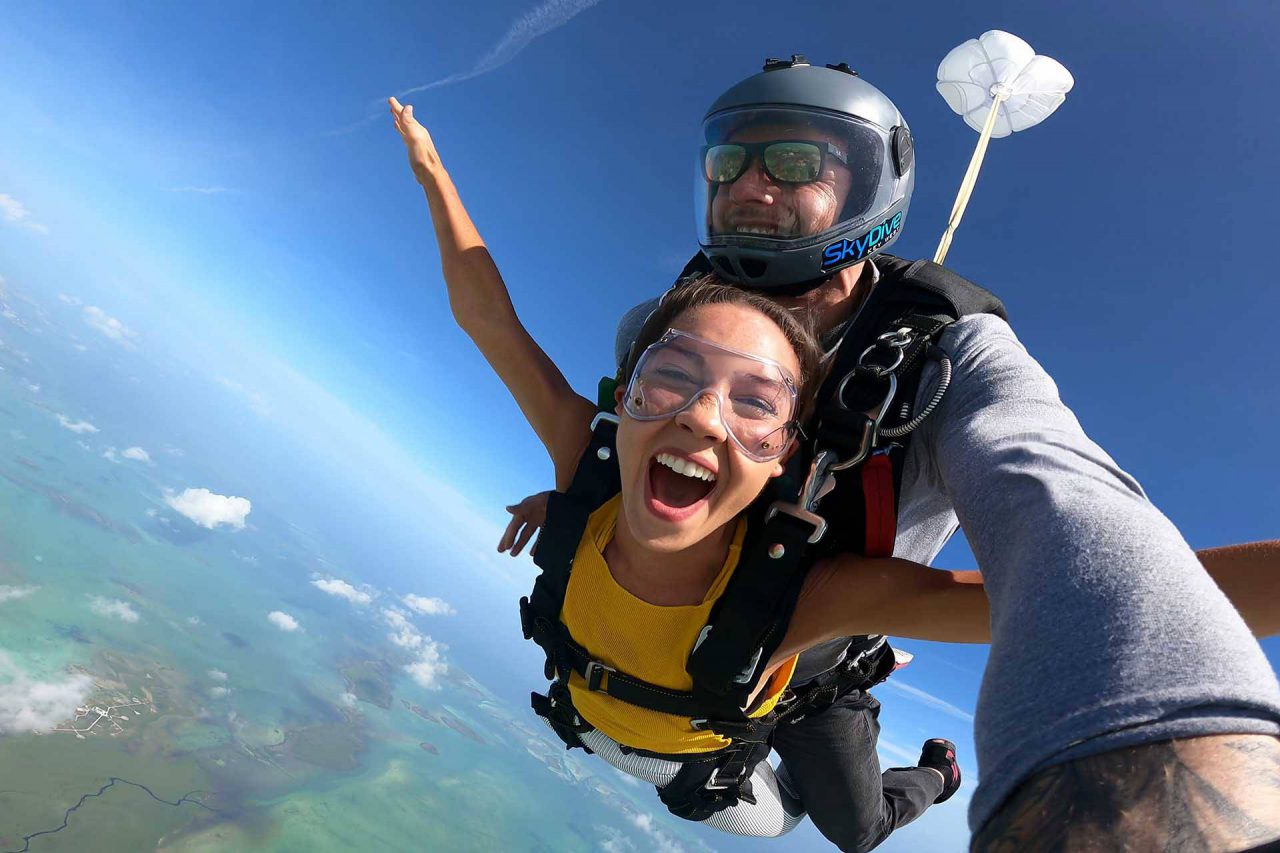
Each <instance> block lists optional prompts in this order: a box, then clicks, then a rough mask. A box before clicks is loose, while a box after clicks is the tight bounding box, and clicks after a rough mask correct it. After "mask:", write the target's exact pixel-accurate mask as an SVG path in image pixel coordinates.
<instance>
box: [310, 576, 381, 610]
mask: <svg viewBox="0 0 1280 853" xmlns="http://www.w3.org/2000/svg"><path fill="white" fill-rule="evenodd" d="M311 585H312V586H314V587H315V588H316V589H318V590H320V591H321V592H327V593H329V595H336V596H338V597H339V598H345V599H346V600H347V601H350V602H351V603H352V604H368V603H369V602H371V601H373V596H372V595H370V594H369V593H367V592H365V591H364V590H360V589H356V588H355V587H354V586H352V585H351V584H349V583H347V582H346V581H344V580H339V579H338V578H319V579H317V580H313V581H312V582H311Z"/></svg>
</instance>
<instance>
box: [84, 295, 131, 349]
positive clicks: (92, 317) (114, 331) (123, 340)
mask: <svg viewBox="0 0 1280 853" xmlns="http://www.w3.org/2000/svg"><path fill="white" fill-rule="evenodd" d="M84 321H85V322H86V323H88V324H89V327H90V328H93V329H96V330H97V331H99V332H101V333H102V334H104V335H106V336H107V337H108V338H110V339H111V340H113V341H115V342H116V343H118V344H120V345H122V346H132V344H131V343H130V341H131V340H132V339H133V338H136V337H137V336H138V333H137V332H135V331H133V329H130V328H129V327H128V326H126V325H125V324H124V323H121V322H120V321H119V320H117V319H116V318H115V317H112V316H110V315H108V314H107V312H105V311H103V310H102V309H101V308H99V307H97V306H96V305H86V306H84Z"/></svg>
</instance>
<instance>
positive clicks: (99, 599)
mask: <svg viewBox="0 0 1280 853" xmlns="http://www.w3.org/2000/svg"><path fill="white" fill-rule="evenodd" d="M89 609H90V610H92V611H93V612H94V613H97V614H98V615H99V616H108V617H110V618H113V619H119V620H121V621H122V622H130V623H133V622H137V621H138V611H136V610H134V609H133V605H132V604H130V603H129V602H127V601H121V600H120V599H118V598H105V597H104V596H101V595H91V596H89Z"/></svg>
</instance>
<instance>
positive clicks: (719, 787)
mask: <svg viewBox="0 0 1280 853" xmlns="http://www.w3.org/2000/svg"><path fill="white" fill-rule="evenodd" d="M720 770H721V768H719V767H717V768H715V769H714V770H712V771H711V775H710V776H709V777H707V784H705V785H703V786H702V787H703V788H705V789H706V790H708V791H727V790H729V789H730V788H736V787H739V786H741V785H742V783H743V782H745V781H746V780H747V767H746V765H745V764H744V765H743V766H742V769H741V770H740V771H738V778H736V779H734V780H733V781H732V782H721V781H720Z"/></svg>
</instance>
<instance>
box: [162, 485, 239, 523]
mask: <svg viewBox="0 0 1280 853" xmlns="http://www.w3.org/2000/svg"><path fill="white" fill-rule="evenodd" d="M164 502H165V503H166V504H168V505H169V506H170V507H171V508H172V509H175V510H177V511H178V512H180V513H182V514H183V515H185V516H186V517H187V518H189V519H191V520H192V521H194V522H195V523H196V524H198V525H200V526H201V527H206V528H208V529H209V530H213V529H215V528H217V527H218V526H219V525H222V524H225V525H227V526H228V527H231V528H234V529H236V530H239V529H241V528H242V527H244V520H245V518H246V517H247V516H248V515H249V512H250V510H252V509H253V505H252V504H251V503H249V499H248V498H238V497H228V496H226V495H219V494H215V493H213V492H211V491H209V490H208V489H185V490H184V491H183V492H182V494H179V495H173V494H169V495H165V497H164Z"/></svg>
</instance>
